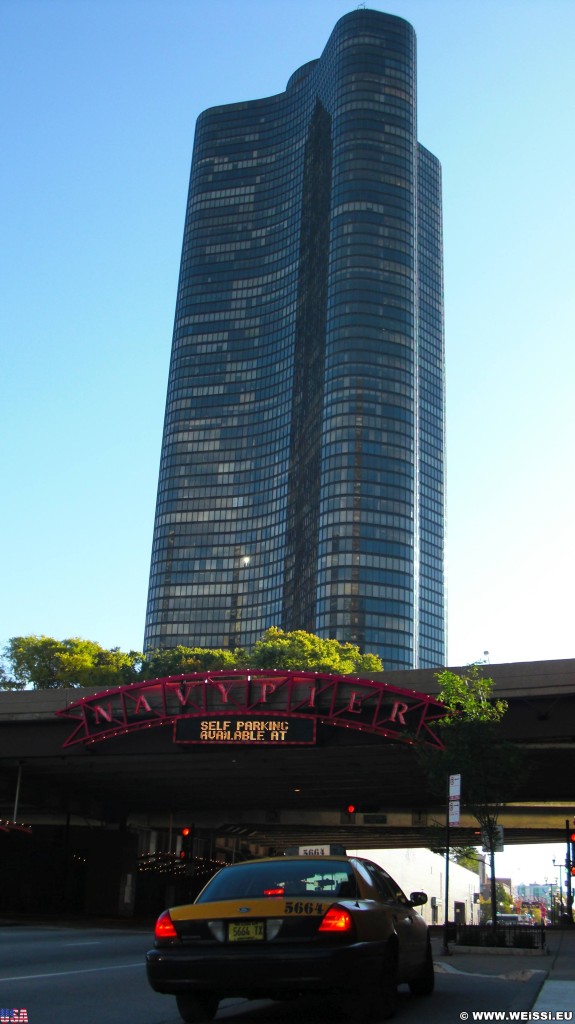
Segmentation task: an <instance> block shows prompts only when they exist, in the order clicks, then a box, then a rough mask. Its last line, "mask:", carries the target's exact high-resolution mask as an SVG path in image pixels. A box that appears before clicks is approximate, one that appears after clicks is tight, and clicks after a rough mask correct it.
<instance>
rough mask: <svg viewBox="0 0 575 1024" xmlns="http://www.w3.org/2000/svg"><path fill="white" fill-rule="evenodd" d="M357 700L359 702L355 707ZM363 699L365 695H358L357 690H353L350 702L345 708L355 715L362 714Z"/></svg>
mask: <svg viewBox="0 0 575 1024" xmlns="http://www.w3.org/2000/svg"><path fill="white" fill-rule="evenodd" d="M356 701H357V702H358V704H357V707H355V704H356ZM362 701H363V697H358V695H357V690H352V693H351V697H350V698H349V704H348V705H347V707H346V709H345V710H346V711H350V712H351V713H352V714H354V715H359V714H361V704H362Z"/></svg>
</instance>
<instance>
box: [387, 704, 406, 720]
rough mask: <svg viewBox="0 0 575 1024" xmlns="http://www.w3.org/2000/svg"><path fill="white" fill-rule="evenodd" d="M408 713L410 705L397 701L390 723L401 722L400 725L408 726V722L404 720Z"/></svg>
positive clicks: (392, 710)
mask: <svg viewBox="0 0 575 1024" xmlns="http://www.w3.org/2000/svg"><path fill="white" fill-rule="evenodd" d="M406 711H409V704H402V703H401V701H398V700H396V702H395V704H394V705H393V707H392V709H391V714H390V716H389V721H390V722H399V724H400V725H406V721H405V718H404V715H405V712H406Z"/></svg>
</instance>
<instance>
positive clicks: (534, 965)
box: [432, 928, 575, 1013]
mask: <svg viewBox="0 0 575 1024" xmlns="http://www.w3.org/2000/svg"><path fill="white" fill-rule="evenodd" d="M546 939H547V942H546V949H545V950H544V951H540V950H520V949H511V948H505V949H490V948H488V947H485V948H483V949H481V950H477V949H473V948H472V947H470V946H463V947H461V946H460V947H458V946H456V945H455V943H453V944H450V946H449V953H448V954H447V955H446V954H443V953H442V952H441V949H442V946H443V941H442V940H440V939H439V938H434V939H433V941H432V947H433V959H434V961H435V964H436V966H437V969H438V970H439V971H441V970H442V969H443V970H445V971H448V972H449V971H450V970H458V971H465V972H468V973H470V974H493V975H506V976H510V975H515V976H517V977H519V976H524V978H525V981H529V982H530V984H531V986H532V998H533V1002H532V1005H531V1009H532V1010H538V1011H543V1010H546V1011H548V1012H553V1013H556V1012H557V1011H561V1010H562V1011H565V1010H570V1011H574V1010H575V928H566V929H562V930H557V931H555V930H554V929H553V930H551V929H550V930H549V932H548V934H547V936H546ZM541 982H542V983H541Z"/></svg>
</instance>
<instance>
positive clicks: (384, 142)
mask: <svg viewBox="0 0 575 1024" xmlns="http://www.w3.org/2000/svg"><path fill="white" fill-rule="evenodd" d="M440 179H441V172H440V166H439V164H438V161H437V160H436V159H435V157H433V156H432V155H431V154H430V153H429V152H428V151H427V150H425V149H424V148H423V147H422V146H420V145H419V144H418V142H417V135H416V54H415V35H414V32H413V29H412V28H411V26H410V25H409V24H408V23H407V22H405V21H403V20H402V19H401V18H396V17H392V16H389V15H385V14H381V13H378V12H375V11H369V10H363V9H362V10H357V11H353V12H352V13H350V14H348V15H346V16H345V17H343V18H342V19H341V20H340V21H339V22H338V23H337V25H336V26H335V28H334V30H333V32H332V34H331V37H330V39H329V41H328V43H327V46H326V48H325V50H324V53H323V54H322V56H321V58H320V59H319V60H316V61H312V62H310V63H309V64H306V65H304V67H302V68H300V69H299V70H298V71H297V72H296V73H295V74H294V75H293V76H292V77H291V79H290V81H289V82H288V86H287V89H286V91H285V93H281V94H279V95H277V96H272V97H270V98H268V99H261V100H254V101H250V102H245V103H237V104H231V105H228V106H223V107H215V108H211V109H209V110H207V111H204V113H203V114H202V115H201V116H200V117H199V119H198V122H197V126H196V136H195V144H194V152H193V158H192V171H191V178H190V189H189V196H188V205H187V215H186V224H185V232H184V242H183V251H182V260H181V269H180V281H179V289H178V298H177V306H176V316H175V325H174V336H173V346H172V358H171V366H170V376H169V384H168V396H167V404H166V417H165V425H164V437H163V445H162V456H161V466H160V477H159V487H158V502H157V510H156V522H155V530H154V541H153V550H152V564H151V574H150V589H149V597H148V611H147V623H146V636H145V647H146V649H147V650H149V649H151V648H154V647H172V646H176V645H178V644H185V645H187V646H202V647H204V646H206V647H235V646H246V647H249V646H251V645H252V644H253V643H254V642H255V641H256V640H257V639H258V638H259V637H260V636H261V634H262V632H263V631H264V630H265V629H266V628H267V627H268V626H272V625H276V626H281V627H282V628H284V629H305V630H308V631H310V632H313V633H317V634H318V635H319V636H323V637H336V638H337V639H339V640H341V641H352V642H353V643H357V644H359V646H360V648H361V649H362V650H364V651H372V652H376V653H378V654H380V655H381V657H382V658H383V661H384V665H385V667H386V668H389V669H392V668H396V669H402V668H429V667H439V666H442V665H443V664H444V654H445V617H444V566H443V548H444V346H443V281H442V234H441V180H440Z"/></svg>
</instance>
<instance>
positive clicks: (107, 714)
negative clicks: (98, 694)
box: [92, 704, 112, 725]
mask: <svg viewBox="0 0 575 1024" xmlns="http://www.w3.org/2000/svg"><path fill="white" fill-rule="evenodd" d="M92 711H93V712H94V718H95V720H96V725H99V724H100V717H102V718H103V719H105V721H106V722H111V721H112V705H111V704H108V710H107V711H104V708H103V707H102V705H101V704H94V707H93V708H92Z"/></svg>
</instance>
